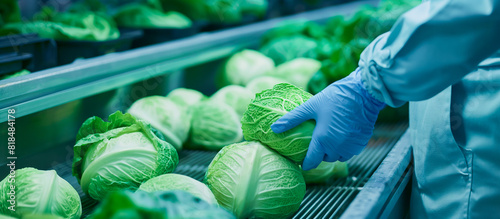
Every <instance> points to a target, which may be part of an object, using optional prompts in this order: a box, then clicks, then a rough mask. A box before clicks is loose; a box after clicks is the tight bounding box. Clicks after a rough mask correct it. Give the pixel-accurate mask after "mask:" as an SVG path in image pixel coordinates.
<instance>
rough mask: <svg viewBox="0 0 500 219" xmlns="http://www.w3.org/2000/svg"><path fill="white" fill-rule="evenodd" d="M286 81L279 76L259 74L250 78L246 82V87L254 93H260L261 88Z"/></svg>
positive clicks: (264, 88)
mask: <svg viewBox="0 0 500 219" xmlns="http://www.w3.org/2000/svg"><path fill="white" fill-rule="evenodd" d="M285 82H286V81H285V80H283V79H281V78H275V77H271V76H261V77H258V78H255V79H253V80H251V81H250V82H249V83H248V84H247V89H248V90H250V91H252V92H253V93H254V94H256V93H260V92H261V91H263V90H266V89H271V88H273V86H274V85H277V84H280V83H285Z"/></svg>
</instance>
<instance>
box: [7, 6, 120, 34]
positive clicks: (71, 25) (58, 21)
mask: <svg viewBox="0 0 500 219" xmlns="http://www.w3.org/2000/svg"><path fill="white" fill-rule="evenodd" d="M46 13H47V14H46V15H39V16H38V17H40V18H39V19H42V18H43V19H49V20H35V21H31V22H18V23H8V24H6V25H4V26H3V27H2V28H1V29H0V35H10V34H27V33H37V34H38V35H39V36H40V37H45V38H52V39H56V40H89V41H103V40H111V39H116V38H118V37H119V36H120V32H119V31H118V28H117V27H116V24H115V22H114V21H113V20H112V19H110V18H109V17H107V16H104V15H100V14H96V13H93V12H88V11H84V12H74V13H70V12H66V13H54V14H51V13H52V12H46Z"/></svg>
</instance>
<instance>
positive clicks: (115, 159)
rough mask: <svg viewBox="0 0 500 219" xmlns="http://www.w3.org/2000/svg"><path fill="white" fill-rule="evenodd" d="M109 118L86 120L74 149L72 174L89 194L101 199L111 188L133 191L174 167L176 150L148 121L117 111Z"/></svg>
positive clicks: (177, 158)
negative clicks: (105, 120)
mask: <svg viewBox="0 0 500 219" xmlns="http://www.w3.org/2000/svg"><path fill="white" fill-rule="evenodd" d="M108 120H109V122H104V121H103V120H102V119H101V118H99V117H95V116H94V117H91V118H89V119H87V120H86V121H85V122H84V123H83V125H82V126H81V127H80V130H79V131H78V134H77V136H76V145H75V146H74V148H73V151H74V158H73V175H74V176H75V177H76V178H77V179H78V182H79V183H80V185H81V186H82V190H83V191H84V192H85V193H86V194H88V195H90V197H92V198H93V199H96V200H101V199H102V198H104V196H105V195H106V194H107V193H108V192H110V191H116V190H122V189H131V190H135V189H137V188H138V187H139V185H140V184H141V183H143V182H144V181H146V180H148V179H151V178H153V177H155V176H159V175H161V174H165V173H170V172H172V171H173V170H174V169H175V167H176V166H177V163H178V162H179V157H178V155H177V151H176V150H175V148H174V147H173V146H172V145H170V144H169V143H167V142H166V141H164V140H163V137H162V135H161V133H159V132H157V131H156V130H154V129H152V128H151V127H150V126H149V124H148V123H146V122H144V121H142V120H137V119H136V118H135V117H133V116H132V115H130V114H128V113H126V114H122V113H121V112H119V111H117V112H115V113H113V114H111V115H110V116H109V118H108Z"/></svg>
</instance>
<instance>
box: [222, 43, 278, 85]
mask: <svg viewBox="0 0 500 219" xmlns="http://www.w3.org/2000/svg"><path fill="white" fill-rule="evenodd" d="M273 69H274V61H273V60H272V59H270V58H269V57H267V56H265V55H263V54H262V53H260V52H257V51H254V50H243V51H241V52H238V53H236V54H234V55H233V56H231V57H230V58H229V59H228V60H227V61H226V63H225V64H224V66H223V68H222V69H221V71H219V73H218V75H217V84H218V86H219V87H223V86H226V85H231V84H234V85H241V86H245V85H246V84H248V82H250V81H251V80H252V79H254V78H256V77H259V76H262V75H265V74H266V73H267V72H270V71H272V70H273Z"/></svg>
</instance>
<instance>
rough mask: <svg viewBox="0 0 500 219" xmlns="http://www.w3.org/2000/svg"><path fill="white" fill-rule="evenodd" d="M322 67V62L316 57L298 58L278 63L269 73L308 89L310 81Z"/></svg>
mask: <svg viewBox="0 0 500 219" xmlns="http://www.w3.org/2000/svg"><path fill="white" fill-rule="evenodd" d="M320 68H321V62H319V61H317V60H315V59H308V58H296V59H294V60H291V61H289V62H285V63H283V64H281V65H278V67H276V69H275V70H274V71H272V72H271V73H269V75H270V76H273V77H276V78H282V79H284V80H286V81H287V82H289V83H291V84H293V85H295V86H297V87H300V88H302V89H306V88H307V83H308V81H309V80H310V79H311V78H312V76H313V75H314V73H316V72H318V70H319V69H320Z"/></svg>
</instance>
